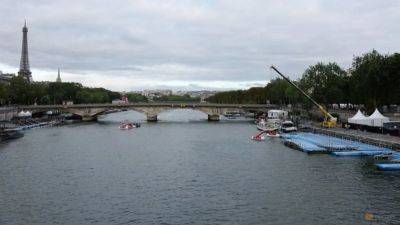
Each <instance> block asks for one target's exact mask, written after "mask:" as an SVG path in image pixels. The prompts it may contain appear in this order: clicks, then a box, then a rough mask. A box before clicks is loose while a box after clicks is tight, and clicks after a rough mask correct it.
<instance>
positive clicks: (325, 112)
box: [271, 65, 336, 120]
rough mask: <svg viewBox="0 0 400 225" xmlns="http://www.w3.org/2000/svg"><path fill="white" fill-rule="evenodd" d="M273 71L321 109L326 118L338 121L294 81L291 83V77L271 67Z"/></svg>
mask: <svg viewBox="0 0 400 225" xmlns="http://www.w3.org/2000/svg"><path fill="white" fill-rule="evenodd" d="M271 69H273V70H275V72H277V73H278V74H279V75H280V76H281V77H283V79H285V80H286V81H287V82H289V84H291V85H292V86H293V87H295V88H296V89H297V90H298V91H300V93H302V94H303V95H304V96H306V98H307V99H308V100H310V101H311V102H312V103H313V104H314V105H315V106H317V107H318V108H319V110H321V112H322V113H323V114H324V115H325V116H326V117H329V119H330V120H336V118H335V117H333V116H332V115H331V114H330V113H329V112H328V111H326V110H325V109H324V107H323V106H322V105H320V104H318V103H317V102H316V101H315V100H314V99H313V98H311V96H310V95H308V94H307V93H306V92H305V91H303V90H302V89H301V88H300V87H299V86H297V84H295V83H294V82H293V81H291V80H290V79H289V77H286V76H285V75H283V74H282V73H281V72H280V71H279V70H278V69H277V68H275V66H273V65H272V66H271Z"/></svg>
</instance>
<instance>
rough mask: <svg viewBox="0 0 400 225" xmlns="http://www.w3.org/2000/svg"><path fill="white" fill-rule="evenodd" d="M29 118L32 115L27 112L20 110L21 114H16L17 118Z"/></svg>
mask: <svg viewBox="0 0 400 225" xmlns="http://www.w3.org/2000/svg"><path fill="white" fill-rule="evenodd" d="M31 116H32V113H31V112H29V111H26V112H25V111H24V110H22V111H21V112H19V113H18V117H31Z"/></svg>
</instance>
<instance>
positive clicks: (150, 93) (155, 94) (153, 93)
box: [142, 90, 172, 99]
mask: <svg viewBox="0 0 400 225" xmlns="http://www.w3.org/2000/svg"><path fill="white" fill-rule="evenodd" d="M142 95H144V96H146V97H147V98H149V99H153V98H159V97H162V96H170V95H172V90H144V91H142Z"/></svg>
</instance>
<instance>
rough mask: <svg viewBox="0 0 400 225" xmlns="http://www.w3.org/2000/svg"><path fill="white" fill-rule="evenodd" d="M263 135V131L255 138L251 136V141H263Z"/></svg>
mask: <svg viewBox="0 0 400 225" xmlns="http://www.w3.org/2000/svg"><path fill="white" fill-rule="evenodd" d="M264 133H265V131H262V132H261V133H259V134H257V135H256V136H251V140H254V141H264V140H265V137H264V136H263V134H264Z"/></svg>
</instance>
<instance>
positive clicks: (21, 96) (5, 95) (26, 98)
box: [0, 76, 200, 105]
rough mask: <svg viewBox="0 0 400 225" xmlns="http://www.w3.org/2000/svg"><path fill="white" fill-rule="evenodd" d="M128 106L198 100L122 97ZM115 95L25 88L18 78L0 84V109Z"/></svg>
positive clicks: (37, 85)
mask: <svg viewBox="0 0 400 225" xmlns="http://www.w3.org/2000/svg"><path fill="white" fill-rule="evenodd" d="M124 96H126V97H127V98H128V100H129V102H149V101H155V102H174V101H179V102H199V101H200V98H192V97H190V96H189V95H183V96H179V95H170V96H161V97H155V98H153V99H149V98H147V97H146V96H144V95H141V94H138V93H127V94H124ZM121 98H122V95H121V94H120V93H118V92H114V91H110V90H107V89H104V88H89V87H84V86H82V84H80V83H73V82H62V83H61V82H34V83H32V84H29V83H28V82H26V80H25V79H24V78H22V77H19V76H15V77H13V78H11V80H10V82H9V84H0V105H32V104H38V105H47V104H62V103H63V102H64V101H72V102H73V103H74V104H85V103H110V102H111V101H112V100H115V99H121Z"/></svg>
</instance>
